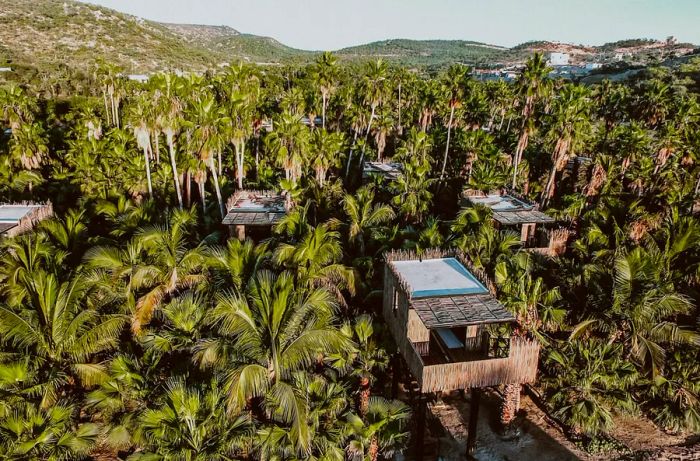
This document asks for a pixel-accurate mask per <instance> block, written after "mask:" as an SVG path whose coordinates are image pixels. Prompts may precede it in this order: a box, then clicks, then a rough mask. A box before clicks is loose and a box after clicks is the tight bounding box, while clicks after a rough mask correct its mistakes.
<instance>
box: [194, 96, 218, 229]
mask: <svg viewBox="0 0 700 461" xmlns="http://www.w3.org/2000/svg"><path fill="white" fill-rule="evenodd" d="M189 117H190V120H189V121H188V122H189V124H190V129H191V130H190V135H189V136H190V145H191V146H192V148H193V149H194V151H195V152H196V153H197V154H198V156H199V159H200V160H201V161H202V162H203V163H204V164H205V165H206V166H207V167H209V171H211V174H212V179H213V181H214V189H215V191H216V200H217V202H218V204H219V213H220V214H221V218H222V219H223V217H224V216H225V215H226V211H225V209H224V199H223V197H222V195H221V187H220V185H219V174H218V167H217V165H216V158H217V155H218V154H219V153H220V152H221V150H222V149H223V144H224V141H223V130H224V127H223V126H222V123H223V122H225V119H224V118H222V117H221V112H220V108H219V106H218V105H217V103H216V100H215V99H214V96H213V95H211V94H209V93H204V94H200V95H199V96H198V97H197V98H195V100H194V101H193V102H192V105H191V107H190V114H189ZM200 184H202V185H203V181H202V182H200ZM200 187H202V186H200ZM202 194H203V189H202ZM202 200H204V197H202Z"/></svg>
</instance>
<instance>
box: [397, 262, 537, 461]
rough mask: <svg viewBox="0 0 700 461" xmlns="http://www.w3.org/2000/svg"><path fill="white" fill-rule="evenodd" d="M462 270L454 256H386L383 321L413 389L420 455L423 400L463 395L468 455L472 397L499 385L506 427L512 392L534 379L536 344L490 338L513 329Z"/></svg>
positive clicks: (479, 279) (505, 336)
mask: <svg viewBox="0 0 700 461" xmlns="http://www.w3.org/2000/svg"><path fill="white" fill-rule="evenodd" d="M468 267H470V264H469V263H468V261H467V260H466V259H465V258H463V257H462V256H461V255H449V254H443V253H441V252H438V251H429V252H427V254H424V255H422V256H421V257H419V256H417V255H415V254H413V253H408V252H391V253H388V254H387V255H386V267H385V271H384V299H383V313H384V318H385V319H386V322H387V324H388V326H389V329H390V331H391V334H392V336H393V337H394V340H395V342H396V345H397V347H398V351H399V353H400V355H401V356H402V357H403V360H404V361H405V364H406V366H407V367H408V370H409V371H410V373H411V375H412V376H413V378H414V379H415V380H416V381H417V383H418V387H419V391H420V397H419V398H420V402H419V404H418V407H417V429H416V430H417V431H418V433H417V439H416V442H417V451H418V452H419V453H420V454H421V455H422V450H423V441H422V439H423V434H424V431H425V429H424V424H425V405H426V404H425V398H426V396H428V395H430V394H434V393H440V392H449V391H455V390H471V403H470V421H469V431H468V441H467V451H468V453H471V452H472V450H473V448H474V445H475V440H476V421H477V414H478V413H477V412H478V405H479V395H480V391H479V390H480V389H481V388H485V387H491V386H500V385H506V390H505V391H504V412H503V414H504V415H507V416H504V421H502V422H503V423H504V424H508V423H509V422H510V420H512V418H513V417H514V415H515V412H516V411H517V410H518V406H519V402H520V400H519V399H520V384H523V383H529V382H533V381H534V380H535V376H536V374H537V361H538V356H539V349H540V346H539V344H538V343H537V342H535V341H533V340H530V339H527V338H524V337H518V336H514V335H511V334H510V333H503V332H501V333H498V331H510V330H511V329H507V328H506V329H499V328H498V327H499V326H504V325H514V324H515V323H516V319H515V317H514V316H513V314H511V313H510V312H509V311H508V310H506V309H505V307H504V306H503V305H502V304H501V303H500V302H499V301H498V300H497V299H496V298H495V296H494V290H495V289H494V287H493V284H492V283H491V282H490V281H489V280H488V279H487V278H486V276H485V274H483V273H482V272H481V271H478V270H474V269H472V270H469V269H467V268H468ZM394 375H395V376H396V375H397V373H394ZM395 386H396V384H395ZM506 410H507V411H506ZM418 459H420V456H419V457H418Z"/></svg>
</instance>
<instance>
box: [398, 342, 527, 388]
mask: <svg viewBox="0 0 700 461" xmlns="http://www.w3.org/2000/svg"><path fill="white" fill-rule="evenodd" d="M407 343H408V344H407V346H408V347H406V348H401V352H402V355H403V356H404V359H405V360H406V363H407V364H408V367H409V369H410V370H411V374H412V375H413V376H414V378H415V379H416V380H417V381H418V384H419V385H420V387H421V391H422V392H424V393H427V392H438V391H452V390H458V389H470V388H473V387H489V386H496V385H499V384H504V383H509V384H516V383H517V384H522V383H529V382H533V381H534V380H535V378H536V375H537V360H538V357H539V351H540V346H539V344H538V343H537V342H534V341H530V340H527V339H524V338H511V339H510V347H509V350H508V355H507V356H505V357H492V356H489V354H488V353H486V352H474V353H470V354H471V356H470V357H467V356H465V357H463V358H464V359H465V361H452V359H453V358H454V357H452V356H450V355H448V354H445V353H443V352H442V351H440V350H435V348H431V349H430V352H429V353H428V355H425V353H424V355H421V352H419V349H422V350H423V351H424V346H422V347H421V346H420V345H418V346H417V345H416V344H414V343H413V342H411V341H408V342H407Z"/></svg>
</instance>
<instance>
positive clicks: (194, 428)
mask: <svg viewBox="0 0 700 461" xmlns="http://www.w3.org/2000/svg"><path fill="white" fill-rule="evenodd" d="M224 401H225V395H224V394H223V393H222V392H221V388H220V386H219V385H218V383H217V382H215V381H214V382H212V383H211V385H209V386H206V387H205V388H204V389H202V390H199V389H196V388H191V387H188V386H186V385H185V383H184V382H183V381H181V380H176V379H173V380H170V381H169V382H168V384H167V390H166V392H165V396H164V397H163V402H162V403H161V404H160V405H159V406H157V407H155V408H150V409H147V410H145V411H144V412H143V414H142V415H141V417H140V418H139V422H140V425H141V428H140V431H141V433H142V435H143V438H144V441H145V450H144V451H142V452H138V453H136V454H134V455H132V456H130V457H129V459H135V460H149V459H154V458H156V457H157V458H162V459H188V460H192V461H209V460H214V461H227V460H230V459H234V458H235V457H238V456H241V455H243V454H244V453H245V452H246V451H247V449H248V443H247V441H248V440H249V439H250V435H251V433H252V427H251V425H250V420H249V419H248V417H247V416H246V415H236V416H233V415H231V414H229V413H227V412H226V406H225V404H224Z"/></svg>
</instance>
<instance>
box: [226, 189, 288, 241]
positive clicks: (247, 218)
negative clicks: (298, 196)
mask: <svg viewBox="0 0 700 461" xmlns="http://www.w3.org/2000/svg"><path fill="white" fill-rule="evenodd" d="M226 210H227V214H226V216H225V217H224V220H223V224H225V225H227V226H229V229H230V231H231V233H232V235H235V236H236V237H237V238H238V239H239V240H245V238H246V235H247V236H248V237H251V238H252V239H253V240H256V239H259V238H264V237H266V236H269V235H270V232H271V229H272V226H273V225H275V224H276V223H277V222H279V221H280V219H282V218H283V217H284V216H285V215H286V214H287V206H286V204H285V199H284V197H283V196H282V195H281V194H278V193H277V192H273V191H249V190H239V191H236V192H235V193H234V194H233V195H232V196H231V197H230V198H229V199H228V202H227V203H226Z"/></svg>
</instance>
